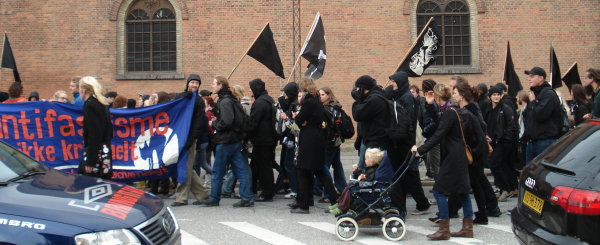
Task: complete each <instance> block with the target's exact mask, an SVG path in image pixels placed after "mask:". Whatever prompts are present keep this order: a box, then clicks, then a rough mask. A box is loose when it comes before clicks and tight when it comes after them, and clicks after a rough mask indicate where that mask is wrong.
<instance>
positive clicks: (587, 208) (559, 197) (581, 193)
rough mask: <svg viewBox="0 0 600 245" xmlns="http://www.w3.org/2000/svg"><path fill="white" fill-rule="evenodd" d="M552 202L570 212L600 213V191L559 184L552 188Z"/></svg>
mask: <svg viewBox="0 0 600 245" xmlns="http://www.w3.org/2000/svg"><path fill="white" fill-rule="evenodd" d="M550 202H552V203H555V204H558V205H559V206H561V207H562V208H563V209H564V210H565V211H567V212H568V213H573V214H584V215H600V192H597V191H589V190H580V189H575V188H571V187H564V186H558V187H556V188H554V190H552V194H551V195H550Z"/></svg>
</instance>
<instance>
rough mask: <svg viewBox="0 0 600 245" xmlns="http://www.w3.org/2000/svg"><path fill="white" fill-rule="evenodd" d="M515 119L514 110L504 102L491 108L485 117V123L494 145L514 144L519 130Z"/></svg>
mask: <svg viewBox="0 0 600 245" xmlns="http://www.w3.org/2000/svg"><path fill="white" fill-rule="evenodd" d="M514 117H515V115H514V114H513V110H512V109H511V108H510V107H509V106H508V105H506V104H504V103H502V101H500V103H498V105H496V107H495V108H492V107H490V110H489V111H488V112H487V113H486V115H485V122H486V123H487V126H488V127H487V135H488V136H489V137H490V138H491V139H492V144H493V145H495V144H497V143H512V142H514V140H515V138H514V136H515V135H516V134H515V130H517V127H516V124H515V119H514Z"/></svg>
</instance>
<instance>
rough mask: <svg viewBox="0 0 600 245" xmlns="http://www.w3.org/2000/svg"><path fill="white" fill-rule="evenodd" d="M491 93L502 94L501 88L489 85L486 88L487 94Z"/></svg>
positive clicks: (490, 94)
mask: <svg viewBox="0 0 600 245" xmlns="http://www.w3.org/2000/svg"><path fill="white" fill-rule="evenodd" d="M492 94H502V88H500V87H499V86H498V85H496V86H492V87H490V89H489V90H488V95H489V96H492Z"/></svg>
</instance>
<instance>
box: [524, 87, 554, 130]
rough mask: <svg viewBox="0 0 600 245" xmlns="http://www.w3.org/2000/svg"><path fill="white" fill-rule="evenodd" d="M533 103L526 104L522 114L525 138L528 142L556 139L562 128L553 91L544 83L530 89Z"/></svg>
mask: <svg viewBox="0 0 600 245" xmlns="http://www.w3.org/2000/svg"><path fill="white" fill-rule="evenodd" d="M531 91H533V92H534V94H535V101H531V102H529V103H528V104H527V108H526V110H525V111H524V112H523V117H525V118H524V121H525V136H526V137H527V139H528V140H531V141H536V140H546V139H558V138H559V137H560V129H561V127H562V114H561V113H562V109H561V108H560V106H561V105H560V101H559V99H558V96H557V95H556V92H554V89H552V87H551V86H550V84H548V83H547V82H544V83H543V84H542V85H541V86H538V87H532V88H531Z"/></svg>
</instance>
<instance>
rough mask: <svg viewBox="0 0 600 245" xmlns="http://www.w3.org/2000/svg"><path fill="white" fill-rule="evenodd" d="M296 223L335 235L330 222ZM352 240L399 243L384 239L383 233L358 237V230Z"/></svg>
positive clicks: (390, 244)
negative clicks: (379, 235)
mask: <svg viewBox="0 0 600 245" xmlns="http://www.w3.org/2000/svg"><path fill="white" fill-rule="evenodd" d="M298 223H300V224H302V225H305V226H308V227H312V228H315V229H317V230H322V231H324V232H327V233H331V234H333V235H335V225H334V224H331V223H327V222H298ZM354 241H355V242H358V243H362V244H369V245H379V244H381V245H392V244H394V245H397V244H400V243H397V242H391V241H388V240H386V239H385V238H383V235H381V238H379V237H360V230H359V231H358V236H357V237H356V239H354Z"/></svg>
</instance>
